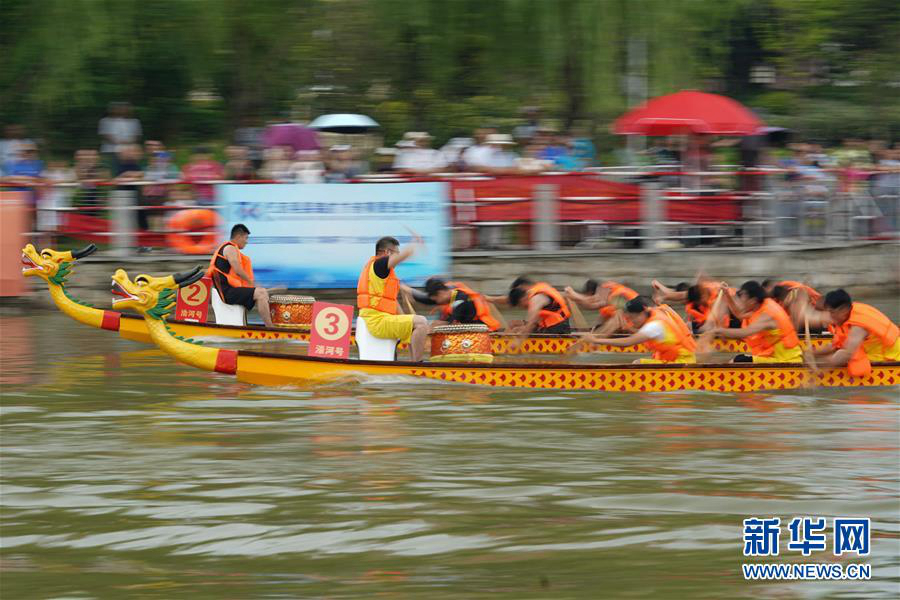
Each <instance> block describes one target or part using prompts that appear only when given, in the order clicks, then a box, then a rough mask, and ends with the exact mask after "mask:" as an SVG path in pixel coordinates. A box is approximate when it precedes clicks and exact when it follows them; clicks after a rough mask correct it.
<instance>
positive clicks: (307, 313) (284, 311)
mask: <svg viewBox="0 0 900 600" xmlns="http://www.w3.org/2000/svg"><path fill="white" fill-rule="evenodd" d="M315 301H316V299H315V298H313V297H312V296H290V295H287V294H276V295H274V296H269V314H270V315H271V317H272V325H275V326H276V327H300V328H304V329H308V328H309V326H310V324H311V323H312V311H313V303H314V302H315Z"/></svg>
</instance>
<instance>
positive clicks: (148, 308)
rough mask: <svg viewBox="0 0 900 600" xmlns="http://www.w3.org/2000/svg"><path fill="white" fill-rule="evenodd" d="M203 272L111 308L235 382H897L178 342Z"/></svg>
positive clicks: (713, 386)
mask: <svg viewBox="0 0 900 600" xmlns="http://www.w3.org/2000/svg"><path fill="white" fill-rule="evenodd" d="M201 276H202V269H201V268H200V267H197V268H196V269H195V270H194V271H192V272H188V273H184V274H176V275H169V276H166V277H152V276H150V275H138V276H136V277H135V278H134V280H133V281H132V280H131V279H130V278H129V276H128V274H127V273H126V272H125V271H123V270H122V269H119V270H118V271H116V273H115V275H113V277H112V287H113V294H114V295H115V296H117V298H115V299H114V300H113V305H114V306H115V307H121V308H129V309H132V310H135V311H137V312H138V313H140V314H141V315H143V318H144V320H145V322H146V324H147V330H148V331H149V333H150V337H151V339H152V340H153V342H154V343H155V344H156V345H157V346H158V347H159V348H160V349H162V350H163V351H164V352H166V353H167V354H169V355H170V356H172V357H173V358H175V359H176V360H178V361H180V362H182V363H185V364H187V365H191V366H194V367H197V368H199V369H203V370H206V371H212V372H217V373H224V374H228V375H235V376H237V378H238V379H239V380H240V381H244V382H247V383H253V384H260V385H275V386H277V385H288V384H308V383H316V382H323V381H332V380H336V379H337V380H340V379H351V380H352V379H353V378H357V377H360V376H363V377H366V376H369V377H372V376H374V377H376V378H378V377H396V376H407V377H412V378H419V379H428V380H432V381H444V382H454V383H468V384H476V385H485V386H494V387H510V388H530V389H536V388H548V389H565V390H594V391H611V392H612V391H636V392H661V391H676V390H706V391H718V392H750V391H756V390H778V389H793V388H802V387H806V386H810V385H818V386H824V387H845V386H849V387H856V386H890V385H898V384H900V362H891V363H876V364H874V365H873V370H872V372H871V373H869V374H868V375H866V376H864V377H853V376H851V375H850V374H849V372H848V371H847V369H846V368H831V369H825V370H821V371H811V370H809V369H808V368H807V367H806V366H805V365H802V364H753V363H745V364H694V365H681V364H678V365H672V364H668V365H621V364H617V365H602V364H577V365H560V364H522V363H519V364H516V363H510V364H497V363H489V364H485V363H466V362H460V363H449V362H442V363H414V362H377V361H362V360H352V359H331V358H313V357H305V356H292V355H289V354H275V353H266V352H254V351H246V350H231V349H224V348H212V347H206V346H202V345H198V344H197V343H196V342H192V341H191V340H180V339H178V338H177V337H176V336H175V335H174V334H173V331H172V330H171V328H170V327H169V325H168V324H167V323H166V317H167V316H168V314H169V313H170V312H171V310H172V308H173V306H174V304H175V295H176V293H177V291H176V288H177V287H178V286H180V285H185V286H186V285H190V283H192V282H193V281H196V280H197V279H199V278H200V277H201Z"/></svg>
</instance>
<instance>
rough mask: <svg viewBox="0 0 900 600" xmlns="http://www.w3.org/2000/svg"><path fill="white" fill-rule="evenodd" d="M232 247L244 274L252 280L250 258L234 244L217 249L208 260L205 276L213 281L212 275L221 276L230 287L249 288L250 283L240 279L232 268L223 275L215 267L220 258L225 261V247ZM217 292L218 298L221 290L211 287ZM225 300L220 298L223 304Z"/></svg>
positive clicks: (229, 243)
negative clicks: (235, 251)
mask: <svg viewBox="0 0 900 600" xmlns="http://www.w3.org/2000/svg"><path fill="white" fill-rule="evenodd" d="M229 245H230V246H234V249H235V250H237V253H238V259H239V260H240V262H241V269H243V271H244V273H246V274H247V275H249V276H250V277H251V279H252V278H253V264H252V263H251V262H250V257H249V256H247V255H246V254H244V253H243V252H241V249H240V248H238V247H237V244H235V243H234V242H225V243H224V244H222V245H221V246H219V247H218V249H217V250H216V252H215V253H214V254H213V255H212V258H211V259H209V268H207V269H206V276H207V277H210V278H212V279H213V281H215V278H214V277H213V273H218V274H219V275H222V276H223V277H224V278H225V280H226V281H227V282H228V285H230V286H231V287H250V285H251V284H250V282H249V281H246V280H244V279H241V276H240V275H238V274H237V273H235V272H234V269H233V268H229V269H228V272H227V273H225V272H224V271H222V270H221V269H220V268H218V267H217V266H216V259H217V258H219V257H222V258H223V259H225V260H226V261H227V260H228V258H226V256H225V246H229ZM213 287H215V288H216V290H217V291H218V292H219V296H220V297H222V290H219V288H218V286H213ZM224 300H225V298H224V297H222V301H223V302H224Z"/></svg>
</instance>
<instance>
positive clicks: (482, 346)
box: [431, 324, 494, 363]
mask: <svg viewBox="0 0 900 600" xmlns="http://www.w3.org/2000/svg"><path fill="white" fill-rule="evenodd" d="M431 360H433V361H438V362H480V363H489V362H494V355H493V354H492V353H491V335H490V330H489V329H488V328H487V325H480V324H477V325H475V324H473V325H443V326H440V327H435V328H434V329H433V330H432V332H431Z"/></svg>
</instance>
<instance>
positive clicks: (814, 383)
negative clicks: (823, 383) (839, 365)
mask: <svg viewBox="0 0 900 600" xmlns="http://www.w3.org/2000/svg"><path fill="white" fill-rule="evenodd" d="M803 336H804V337H805V338H806V349H807V352H808V353H809V354H806V353H804V357H805V358H808V359H809V362H808V363H807V366H808V367H809V371H810V373H809V375H810V377H809V379H808V380H807V386H808V387H818V385H819V383H818V380H817V378H816V377H815V374H816V373H818V372H819V367H818V365H816V355H815V354H814V353H813V346H812V336H810V335H809V315H808V314H807V312H806V311H805V310H804V311H803Z"/></svg>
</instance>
